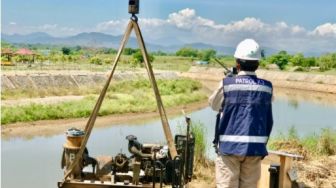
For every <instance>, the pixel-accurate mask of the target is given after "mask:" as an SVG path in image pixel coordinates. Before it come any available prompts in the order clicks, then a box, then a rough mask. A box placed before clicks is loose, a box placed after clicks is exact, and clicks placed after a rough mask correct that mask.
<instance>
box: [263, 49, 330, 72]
mask: <svg viewBox="0 0 336 188" xmlns="http://www.w3.org/2000/svg"><path fill="white" fill-rule="evenodd" d="M268 64H276V65H278V66H279V68H280V69H281V70H289V69H290V68H291V67H297V69H296V71H309V68H310V67H316V66H317V67H318V68H319V70H320V71H327V70H330V69H335V68H336V53H330V54H324V55H321V56H320V57H304V55H303V54H302V53H297V54H294V55H290V54H288V53H287V52H286V51H280V52H279V53H277V54H274V55H271V56H269V57H267V58H265V59H263V60H262V62H261V65H262V66H264V67H265V66H266V65H268Z"/></svg>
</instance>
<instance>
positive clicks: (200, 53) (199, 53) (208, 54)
mask: <svg viewBox="0 0 336 188" xmlns="http://www.w3.org/2000/svg"><path fill="white" fill-rule="evenodd" d="M216 53H217V52H216V51H215V50H213V49H206V50H197V49H194V48H191V47H184V48H181V49H179V50H178V51H177V52H176V55H177V56H182V57H191V58H198V59H200V60H202V61H210V59H211V58H214V57H216Z"/></svg>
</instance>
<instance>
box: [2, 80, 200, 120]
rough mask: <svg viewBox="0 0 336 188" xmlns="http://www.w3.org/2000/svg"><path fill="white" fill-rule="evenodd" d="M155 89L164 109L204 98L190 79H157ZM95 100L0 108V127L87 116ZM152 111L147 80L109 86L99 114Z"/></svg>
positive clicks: (153, 108)
mask: <svg viewBox="0 0 336 188" xmlns="http://www.w3.org/2000/svg"><path fill="white" fill-rule="evenodd" d="M158 87H159V90H160V93H161V95H162V100H163V103H164V105H165V107H173V106H178V105H183V104H189V103H193V102H197V101H201V100H203V99H205V98H206V95H205V94H204V93H203V92H202V91H201V88H202V85H201V83H199V82H197V81H193V80H190V79H177V80H158ZM97 98H98V95H96V94H91V95H88V96H86V97H85V98H84V99H83V100H80V101H73V102H63V103H59V104H49V105H42V104H30V105H25V106H15V107H2V111H1V124H2V125H4V124H8V123H15V122H28V121H37V120H51V119H65V118H79V117H88V116H89V115H90V113H91V111H92V109H93V107H94V105H95V102H96V100H97ZM155 110H156V101H155V98H154V94H153V91H152V88H151V85H150V83H149V82H148V80H138V81H123V82H118V83H115V84H112V86H111V87H110V88H109V90H108V92H107V94H106V97H105V100H104V102H103V105H102V107H101V109H100V111H99V115H100V116H104V115H109V114H122V113H130V112H134V113H138V112H152V111H155Z"/></svg>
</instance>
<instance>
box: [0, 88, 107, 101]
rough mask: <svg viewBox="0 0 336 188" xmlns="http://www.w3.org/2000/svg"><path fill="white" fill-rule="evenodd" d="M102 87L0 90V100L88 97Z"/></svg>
mask: <svg viewBox="0 0 336 188" xmlns="http://www.w3.org/2000/svg"><path fill="white" fill-rule="evenodd" d="M101 89H102V86H96V87H73V88H61V87H60V88H54V87H50V88H38V89H6V90H1V100H9V99H21V98H43V97H47V96H66V95H89V94H98V93H99V92H100V91H101Z"/></svg>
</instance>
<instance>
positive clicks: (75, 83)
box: [1, 71, 178, 90]
mask: <svg viewBox="0 0 336 188" xmlns="http://www.w3.org/2000/svg"><path fill="white" fill-rule="evenodd" d="M107 74H108V73H104V72H87V71H73V72H62V71H52V72H18V73H10V72H9V73H2V75H1V89H2V90H11V89H13V90H15V89H44V88H73V87H82V86H85V87H90V86H95V85H103V84H104V83H105V81H106V79H107V76H108V75H107ZM141 77H143V78H147V73H146V72H143V71H139V72H131V71H125V72H116V73H115V75H114V77H113V79H114V80H132V79H138V78H141ZM156 77H157V78H158V79H171V78H177V77H178V76H177V74H176V73H174V72H166V71H160V72H157V73H156Z"/></svg>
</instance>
